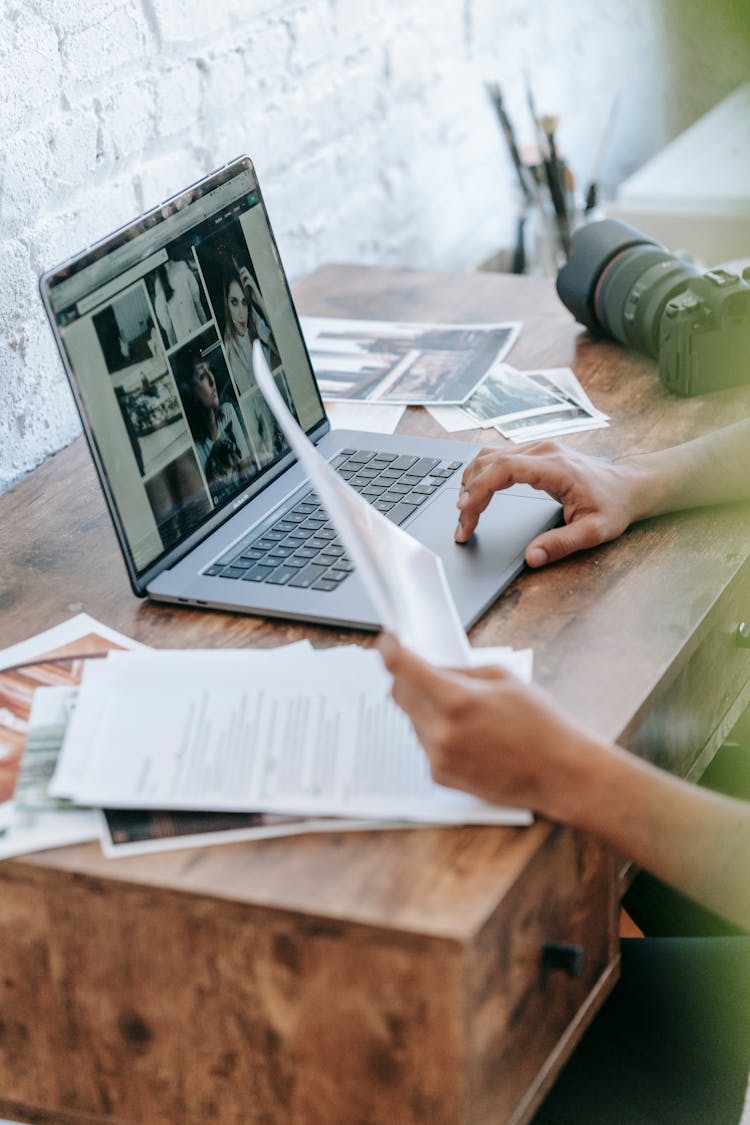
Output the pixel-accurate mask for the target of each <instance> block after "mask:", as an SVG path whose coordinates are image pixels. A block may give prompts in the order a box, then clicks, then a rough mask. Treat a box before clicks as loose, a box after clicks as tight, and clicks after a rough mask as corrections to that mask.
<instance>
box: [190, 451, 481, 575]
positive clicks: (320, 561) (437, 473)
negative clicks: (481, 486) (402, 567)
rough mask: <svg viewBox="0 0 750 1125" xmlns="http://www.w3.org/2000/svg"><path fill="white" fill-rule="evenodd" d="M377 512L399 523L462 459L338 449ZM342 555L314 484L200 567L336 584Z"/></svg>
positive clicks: (346, 566)
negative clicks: (265, 522) (262, 525)
mask: <svg viewBox="0 0 750 1125" xmlns="http://www.w3.org/2000/svg"><path fill="white" fill-rule="evenodd" d="M330 463H331V465H332V467H333V468H334V469H336V470H337V471H338V472H339V473H340V475H341V476H342V477H343V478H344V480H346V481H348V483H349V484H350V485H351V486H352V488H354V489H356V491H357V492H359V494H360V495H361V496H363V497H364V498H365V499H366V500H368V501H369V502H370V503H371V504H372V505H373V507H374V508H377V510H378V511H379V512H383V514H384V515H386V516H387V517H388V519H390V520H393V522H394V523H397V524H402V523H403V522H404V521H405V520H407V519H408V518H409V516H410V515H412V514H413V513H414V512H416V511H417V509H418V508H419V506H420V505H421V504H423V503H424V502H425V500H427V499H428V497H430V496H433V495H434V494H435V493H436V492H437V491H438V489H440V488H442V486H443V485H444V484H445V483H446V481H447V480H449V479H450V477H452V476H453V474H454V473H455V472H457V471H458V470H459V469H460V468H462V466H463V462H462V461H439V460H437V458H435V457H414V456H412V455H410V454H396V453H378V452H376V451H375V450H368V449H342V451H341V452H340V453H339V454H337V455H336V457H334V458H333V460H332V461H331V462H330ZM353 569H354V566H353V564H352V562H351V561H350V559H349V557H348V556H347V554H346V552H345V550H344V547H343V545H342V543H341V542H340V540H339V538H338V536H337V535H336V532H335V530H334V528H333V527H332V526H331V524H330V522H329V520H328V516H327V515H326V512H325V509H324V508H323V507H322V505H321V504H320V503H319V501H318V497H317V495H316V494H315V492H314V491H312V490H311V491H310V492H308V493H307V494H306V495H305V496H303V497H302V499H301V500H297V501H294V502H292V503H291V504H290V506H289V507H288V508H287V509H286V511H285V512H284V513H283V514H282V515H280V516H278V517H277V518H276V520H275V522H273V523H271V524H270V525H268V526H264V527H261V528H260V529H258V528H254V529H253V531H252V532H250V534H248V535H247V536H245V538H244V539H242V540H240V542H239V543H235V544H234V545H233V546H232V547H231V548H230V549H229V550H228V551H225V552H224V554H223V555H221V556H220V558H218V559H216V560H215V561H214V562H213V563H211V565H210V566H207V567H206V568H205V569H204V570H203V571H202V572H201V573H202V574H205V575H208V576H214V575H218V576H220V577H221V578H229V579H233V580H234V581H242V582H268V583H270V584H271V585H274V586H296V587H301V588H303V589H307V588H308V587H309V588H310V589H313V590H335V589H337V587H338V586H340V585H341V583H342V582H344V581H345V580H346V579H347V578H348V577H349V575H350V574H351V573H352V571H353Z"/></svg>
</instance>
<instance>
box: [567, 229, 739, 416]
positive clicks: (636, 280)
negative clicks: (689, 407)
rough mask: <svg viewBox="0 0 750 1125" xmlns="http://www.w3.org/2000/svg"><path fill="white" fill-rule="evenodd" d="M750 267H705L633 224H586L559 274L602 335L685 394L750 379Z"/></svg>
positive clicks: (570, 300)
mask: <svg viewBox="0 0 750 1125" xmlns="http://www.w3.org/2000/svg"><path fill="white" fill-rule="evenodd" d="M749 282H750V266H748V267H747V268H746V269H744V270H743V271H742V275H741V276H740V275H739V274H736V273H731V272H730V271H729V270H726V269H723V268H717V269H711V270H705V271H704V270H700V269H698V267H697V266H695V265H693V264H691V263H690V262H686V261H683V260H682V259H680V258H675V257H674V256H673V255H672V254H670V253H668V252H667V251H666V250H665V249H664V247H663V246H660V245H659V243H658V242H654V241H653V240H652V239H650V238H648V237H646V236H645V235H643V234H639V233H638V231H636V230H633V228H632V227H629V226H627V224H626V223H620V222H617V221H616V220H615V219H603V220H601V221H600V222H594V223H588V224H587V225H585V226H582V227H579V229H578V230H577V231H575V233H574V234H573V238H572V247H571V252H570V257H569V259H568V262H567V264H566V265H564V266H563V268H562V269H561V270H560V272H559V274H558V276H557V292H558V295H559V297H560V299H561V301H562V302H563V304H564V305H565V306H566V307H567V308H568V309H569V310H570V311H571V312H572V313H573V316H574V317H575V318H576V320H577V321H579V322H580V323H581V324H584V325H585V326H586V328H588V329H589V331H590V332H592V333H594V334H595V335H605V336H610V337H612V338H613V339H615V340H617V341H618V342H619V343H621V344H625V345H626V346H627V347H632V348H635V349H636V350H637V351H641V352H645V353H646V354H647V355H650V356H652V357H653V358H654V359H657V360H658V362H659V378H660V379H661V381H662V383H663V384H664V386H665V387H667V388H668V389H669V390H670V391H674V392H675V393H676V394H678V395H701V394H706V393H707V392H709V391H718V390H721V389H722V388H724V387H733V386H737V385H738V384H740V383H749V382H750V284H748V283H749Z"/></svg>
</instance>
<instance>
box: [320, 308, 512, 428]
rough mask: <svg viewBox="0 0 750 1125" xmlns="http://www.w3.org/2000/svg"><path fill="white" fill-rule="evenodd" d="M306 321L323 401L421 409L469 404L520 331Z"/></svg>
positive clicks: (501, 327) (505, 326)
mask: <svg viewBox="0 0 750 1125" xmlns="http://www.w3.org/2000/svg"><path fill="white" fill-rule="evenodd" d="M301 323H302V330H303V333H304V336H305V340H306V343H307V346H308V349H309V352H310V358H311V360H312V364H313V368H314V370H315V374H316V377H317V379H318V383H319V385H320V390H321V394H322V396H323V398H324V399H330V400H331V401H334V400H336V399H341V400H345V401H350V402H381V403H386V402H390V403H399V404H403V405H414V406H416V405H426V404H428V403H429V404H432V405H438V404H443V405H459V404H461V403H463V402H465V401H466V399H467V398H468V397H469V395H470V394H471V393H472V392H473V391H474V390H475V388H476V387H477V384H478V383H479V382H480V381H481V380H482V379H483V378H484V377H485V376H486V374H487V372H488V371H489V370H490V368H491V367H492V365H493V364H495V363H497V362H498V361H499V360H500V359H502V358H503V356H505V355H507V353H508V351H509V350H510V348H511V347H512V345H513V343H514V341H515V339H516V336H517V335H518V330H519V325H518V324H496V325H493V324H488V325H425V324H408V323H399V322H385V321H346V320H335V319H329V318H323V317H313V318H303V319H302V322H301Z"/></svg>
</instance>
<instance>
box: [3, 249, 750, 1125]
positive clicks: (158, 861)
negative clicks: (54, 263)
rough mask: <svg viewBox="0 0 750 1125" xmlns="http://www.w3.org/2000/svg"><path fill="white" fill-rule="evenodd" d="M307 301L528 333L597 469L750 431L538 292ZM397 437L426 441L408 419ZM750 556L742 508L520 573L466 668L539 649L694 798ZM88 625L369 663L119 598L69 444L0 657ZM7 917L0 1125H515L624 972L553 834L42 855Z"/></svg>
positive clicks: (410, 277)
mask: <svg viewBox="0 0 750 1125" xmlns="http://www.w3.org/2000/svg"><path fill="white" fill-rule="evenodd" d="M296 297H297V300H298V305H299V308H300V311H301V312H303V313H309V314H318V315H334V316H357V317H370V318H394V319H395V318H398V319H412V320H420V319H421V320H430V321H432V320H435V321H440V320H442V321H449V322H460V321H503V320H511V319H520V320H522V321H523V331H522V333H521V336H520V338H519V340H518V343H517V345H516V346H515V348H514V350H513V353H512V355H511V356H510V360H511V361H512V362H513V363H514V364H515V365H516V366H518V367H520V368H527V369H530V368H534V367H541V366H568V365H570V366H572V367H573V369H574V370H575V372H576V374H577V375H578V377H579V379H580V380H581V381H582V382H583V384H584V385H585V387H586V389H587V390H588V392H589V394H590V395H591V397H592V398H593V400H594V402H595V404H596V405H597V406H598V407H600V408H601V409H602V410H604V411H606V412H607V413H608V414H610V415H611V418H612V424H611V426H610V427H609V428H608V429H605V430H599V431H593V432H590V433H582V434H578V435H571V436H570V437H569V438H568V439H566V440H567V442H568V444H570V445H571V446H573V447H575V448H578V449H581V450H585V451H587V452H590V453H593V454H596V455H599V456H613V455H616V454H619V453H622V452H628V451H632V452H634V451H644V450H648V449H654V448H658V447H662V446H664V445H666V444H673V443H675V442H678V441H682V440H686V439H688V438H690V437H693V436H696V435H698V434H700V433H704V432H706V431H708V430H710V429H713V428H714V427H716V426H717V425H722V424H726V423H729V422H731V421H734V420H736V419H737V418H739V417H743V416H745V415H746V414H747V411H748V407H750V390H748V389H747V388H741V389H739V390H734V391H722V392H719V393H717V394H715V395H708V396H703V397H701V398H696V399H687V400H681V399H679V398H676V397H674V396H672V395H670V394H668V393H667V392H666V391H665V390H664V389H663V388H662V387H661V384H660V383H659V381H658V378H657V375H656V372H655V367H654V365H653V364H652V363H651V362H650V361H649V360H646V359H643V358H642V357H637V356H635V355H633V354H630V353H626V352H625V351H623V350H622V349H620V348H619V347H617V346H616V345H614V344H610V343H606V342H597V341H594V340H592V339H590V338H589V337H588V336H587V335H585V334H583V333H582V332H581V331H580V329H579V328H578V326H576V325H574V323H573V322H572V320H571V318H570V316H569V315H568V314H567V312H566V311H565V309H564V308H563V307H562V306H561V305H560V303H559V301H558V300H557V298H556V296H555V294H554V289H553V286H552V284H551V283H550V282H548V281H546V280H543V279H534V278H518V277H506V276H501V275H490V274H466V275H463V274H461V275H456V274H437V273H416V272H410V271H401V270H385V269H375V268H372V269H368V268H365V267H355V266H346V265H332V266H327V267H325V268H324V269H321V270H319V271H318V272H317V273H315V274H313V275H312V276H311V277H309V278H307V279H305V280H304V281H303V282H301V283H300V284H299V285H298V286H297V287H296ZM61 377H62V376H61ZM400 429H401V430H408V431H409V432H415V433H427V434H433V435H436V436H440V435H441V434H442V431H441V430H440V428H439V427H438V426H437V424H436V423H434V422H433V421H432V419H431V418H430V417H429V416H428V415H427V414H426V412H424V411H422V410H415V409H410V410H409V411H407V413H406V415H405V418H404V419H403V421H402V422H401V425H400ZM461 436H462V437H464V438H465V437H467V436H468V438H469V439H471V440H474V441H476V442H477V448H479V447H480V446H481V445H482V444H493V445H498V446H500V445H502V444H504V439H503V438H501V437H500V436H499V435H498V434H497V433H496V432H495V431H494V430H489V431H473V432H471V433H470V434H468V435H461ZM452 530H453V529H452V528H448V529H446V534H448V535H452ZM748 546H750V511H749V510H748V507H747V506H734V507H731V508H725V509H722V510H716V511H708V510H702V511H697V512H690V513H682V514H680V515H677V516H669V517H663V518H661V519H658V520H652V521H648V522H646V523H643V524H641V525H638V526H637V527H635V528H632V529H631V530H630V531H629V532H628V533H627V534H626V535H624V536H623V537H622V538H621V540H619V541H618V542H617V543H614V544H610V545H608V546H606V547H604V548H600V549H599V550H597V551H595V552H588V553H585V554H583V555H580V556H578V557H576V558H574V559H571V560H568V561H566V562H562V563H559V564H557V565H555V566H552V567H550V568H548V569H545V570H543V571H537V572H534V573H531V572H529V573H524V574H522V575H521V576H520V578H519V579H518V580H517V581H515V582H514V583H513V584H512V586H511V587H510V588H509V589H508V590H507V591H506V592H505V594H504V595H503V596H501V597H500V598H499V599H498V601H497V603H496V604H495V605H494V606H493V607H492V609H491V610H490V611H489V612H488V613H487V614H486V615H485V616H484V618H482V620H481V621H480V622H479V623H478V624H477V625H476V626H475V628H474V629H473V631H472V634H471V639H472V641H473V643H474V644H479V645H481V644H511V645H513V646H515V647H527V646H530V647H533V649H534V654H535V678H536V679H537V681H538V682H540V683H541V684H542V685H543V686H544V687H545V688H547V689H548V690H549V691H550V692H551V693H552V694H553V696H554V697H555V698H556V699H557V700H558V701H559V702H560V703H562V704H563V705H564V706H566V707H568V708H569V709H570V710H571V711H573V712H574V713H575V714H576V715H577V716H578V717H579V718H580V719H581V720H582V721H583V722H585V723H586V724H588V725H589V726H590V727H591V728H592V729H593V730H594V731H596V732H597V733H598V734H599V735H600V736H602V737H604V738H607V739H612V740H615V739H620V740H621V741H622V742H623V743H624V744H625V745H627V746H629V747H631V748H633V749H634V750H636V751H637V752H638V753H642V754H644V755H646V756H648V757H651V758H652V759H654V760H656V761H658V762H659V763H660V764H662V765H665V766H666V767H667V768H671V769H674V770H676V771H677V772H680V773H682V774H689V773H696V772H698V771H699V770H700V769H701V768H702V767H703V766H704V765H705V764H706V762H707V760H708V759H709V758H710V755H711V754H712V753H713V751H714V750H715V748H716V746H717V745H718V743H719V742H720V740H721V738H722V737H723V734H724V733H725V731H726V729H727V727H728V726H729V725H731V723H732V722H733V720H734V718H735V717H736V716H737V715H738V714H739V713H740V711H741V710H742V709H743V708H744V706H745V704H746V702H747V694H748V688H747V684H748V673H749V672H750V656H749V655H748V651H747V650H743V649H740V648H738V647H737V645H736V643H735V628H736V625H737V623H738V621H739V620H741V619H743V618H747V619H750V570H749V569H748V563H747V558H748ZM80 611H85V612H87V613H89V614H91V615H92V616H93V617H95V618H98V619H100V620H101V621H103V622H105V623H106V624H108V625H110V626H111V627H113V628H116V629H119V630H121V631H122V632H124V633H126V634H129V635H130V636H132V637H134V638H136V639H137V640H139V641H142V642H145V643H146V644H149V645H153V646H155V647H167V646H169V647H174V646H185V647H198V646H204V647H230V646H231V647H245V646H246V647H252V648H263V647H274V646H277V645H280V644H286V643H288V642H290V641H294V640H299V639H301V638H303V637H307V638H309V639H311V640H312V642H313V644H315V645H316V646H328V645H332V644H339V643H343V642H345V641H347V642H348V641H351V640H352V639H354V640H356V641H358V642H360V643H362V644H371V643H372V639H371V638H370V637H367V636H365V635H356V634H352V633H350V632H347V631H345V630H334V629H329V628H324V627H320V628H312V627H308V626H302V625H299V624H295V623H283V622H273V623H272V622H270V621H264V620H262V619H260V618H257V617H252V616H243V615H239V614H229V613H218V612H210V611H199V610H192V609H187V608H184V609H183V608H171V607H166V606H159V605H153V604H150V603H149V602H147V601H142V600H139V599H137V598H136V597H135V596H134V595H133V594H132V593H131V591H130V588H129V585H128V580H127V576H126V572H125V568H124V565H123V563H122V561H121V558H120V555H119V550H118V547H117V544H116V541H115V537H114V533H113V531H112V529H111V526H110V523H109V518H108V515H107V512H106V508H105V505H104V501H103V499H102V496H101V492H100V489H99V486H98V483H97V481H96V479H95V475H94V471H93V468H92V464H91V461H90V458H89V455H88V452H87V450H86V448H85V445H84V443H83V441H82V440H79V441H77V442H74V443H73V444H72V445H71V446H70V447H68V448H67V449H65V450H64V451H62V452H61V453H59V454H58V455H56V456H55V457H53V458H51V459H50V460H49V461H48V462H47V463H46V464H45V465H43V466H41V467H40V468H39V469H37V470H36V471H35V472H34V473H32V474H31V475H30V476H28V477H27V478H26V479H24V480H23V481H21V483H19V484H18V485H17V486H16V487H15V488H13V489H11V490H10V491H9V492H8V493H6V494H5V495H4V496H2V497H0V646H2V647H5V646H7V645H10V644H12V643H14V642H16V641H19V640H21V639H23V638H24V637H27V636H29V635H31V634H33V633H36V632H38V631H40V630H42V629H45V628H48V627H50V626H51V625H53V624H56V623H57V622H59V621H61V620H63V619H65V618H66V617H69V616H70V615H71V614H74V613H76V612H80ZM0 903H1V904H2V905H0V981H1V982H3V988H4V993H3V1006H2V1013H1V1014H0V1112H4V1113H6V1114H7V1115H15V1116H16V1117H17V1118H18V1119H19V1120H26V1121H38V1122H58V1123H61V1125H65V1123H67V1122H74V1121H75V1122H94V1121H96V1122H105V1121H106V1122H109V1123H111V1125H114V1123H116V1122H118V1121H119V1122H124V1121H127V1122H131V1123H132V1122H137V1123H139V1125H151V1123H152V1122H153V1123H158V1125H161V1123H165V1125H166V1123H176V1122H190V1123H192V1122H196V1123H197V1122H203V1121H206V1120H216V1121H220V1122H222V1123H223V1122H243V1123H244V1122H252V1123H255V1122H258V1123H261V1122H263V1123H265V1122H284V1123H286V1122H294V1123H297V1122H299V1123H301V1125H307V1123H308V1122H309V1123H317V1122H320V1123H321V1125H323V1123H325V1125H331V1123H337V1122H341V1123H342V1125H343V1123H346V1125H349V1123H352V1125H359V1123H360V1122H361V1123H363V1125H364V1123H365V1122H372V1123H374V1122H389V1123H393V1122H399V1123H401V1122H403V1123H404V1125H409V1123H411V1122H414V1123H418V1122H423V1121H430V1122H435V1123H439V1122H446V1123H448V1122H450V1123H451V1125H455V1123H458V1122H467V1123H468V1122H472V1123H474V1122H482V1123H484V1122H494V1123H496V1125H499V1123H500V1122H503V1121H518V1122H520V1121H523V1120H526V1119H527V1117H528V1115H529V1114H530V1113H531V1111H532V1109H533V1106H534V1104H536V1102H537V1101H538V1100H539V1097H540V1096H541V1094H542V1092H543V1090H544V1089H545V1088H546V1086H548V1085H549V1083H550V1082H551V1081H552V1079H553V1078H554V1074H555V1072H556V1069H557V1068H558V1067H559V1066H560V1065H561V1063H562V1061H564V1058H565V1057H566V1056H567V1054H568V1053H569V1051H570V1049H572V1046H573V1045H574V1043H575V1041H576V1039H577V1038H578V1036H579V1035H580V1033H581V1031H582V1030H583V1027H584V1026H585V1024H586V1022H587V1021H588V1019H590V1017H591V1015H592V1014H593V1012H594V1011H595V1009H596V1006H597V1005H598V1004H599V1003H600V1002H601V1000H602V999H603V997H604V995H605V994H606V991H607V989H608V988H609V987H610V986H611V983H612V982H613V980H614V976H615V972H616V951H615V944H614V942H615V935H616V917H617V910H616V901H615V884H614V880H613V862H612V858H611V857H609V856H608V855H606V853H604V852H603V851H602V850H601V849H600V848H599V847H598V845H596V844H595V843H594V842H592V841H590V840H583V839H581V838H579V837H578V836H577V835H576V834H575V833H572V832H570V831H569V830H567V829H562V828H559V827H557V826H553V825H550V824H548V823H546V822H541V821H540V822H537V823H536V824H535V825H534V826H533V827H532V828H531V829H503V828H497V829H495V828H492V829H490V828H457V829H444V830H439V829H418V830H413V831H412V830H406V831H403V832H402V831H399V832H366V833H350V834H344V833H332V834H330V835H326V836H315V837H310V838H306V839H293V840H270V841H263V842H259V843H257V844H237V845H229V846H222V847H213V848H196V849H190V850H187V851H175V852H165V853H163V854H156V855H151V856H149V857H130V858H122V859H119V860H116V861H113V860H105V859H104V858H103V857H102V855H101V852H100V850H99V848H98V847H97V846H96V845H93V844H92V845H86V846H80V847H74V848H65V849H58V850H56V851H52V852H47V853H41V854H38V855H34V856H28V857H24V858H22V859H18V860H13V861H6V862H4V863H2V864H0ZM561 940H562V941H569V942H573V943H574V944H578V945H581V946H582V948H585V950H586V968H585V970H584V974H583V977H581V978H573V977H568V976H567V975H566V974H565V973H562V974H560V973H559V972H558V973H556V974H550V973H548V972H546V971H545V970H543V968H542V948H543V945H544V943H545V941H561Z"/></svg>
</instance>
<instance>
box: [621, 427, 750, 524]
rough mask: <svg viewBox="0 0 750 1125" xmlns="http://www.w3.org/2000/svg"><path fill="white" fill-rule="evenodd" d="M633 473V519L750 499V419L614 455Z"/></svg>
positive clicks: (624, 469) (627, 471)
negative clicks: (650, 449)
mask: <svg viewBox="0 0 750 1125" xmlns="http://www.w3.org/2000/svg"><path fill="white" fill-rule="evenodd" d="M615 464H616V465H617V466H619V467H620V468H621V469H622V470H623V471H625V472H626V473H627V474H628V476H629V477H630V479H631V492H632V497H633V499H632V505H633V522H635V520H640V519H646V518H648V517H650V516H656V515H661V514H662V513H664V512H674V511H679V510H681V509H683V508H693V507H701V506H703V505H706V504H722V503H728V502H730V501H734V500H747V499H750V420H745V421H742V422H738V423H736V424H735V425H734V426H728V427H726V428H725V429H722V430H717V431H715V432H713V433H710V434H706V435H705V436H704V437H701V438H696V439H695V440H693V441H689V442H685V443H684V444H683V445H676V446H673V447H672V448H671V449H664V450H660V451H658V452H655V453H643V454H636V455H634V456H628V457H622V458H616V459H615Z"/></svg>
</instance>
